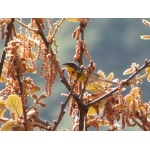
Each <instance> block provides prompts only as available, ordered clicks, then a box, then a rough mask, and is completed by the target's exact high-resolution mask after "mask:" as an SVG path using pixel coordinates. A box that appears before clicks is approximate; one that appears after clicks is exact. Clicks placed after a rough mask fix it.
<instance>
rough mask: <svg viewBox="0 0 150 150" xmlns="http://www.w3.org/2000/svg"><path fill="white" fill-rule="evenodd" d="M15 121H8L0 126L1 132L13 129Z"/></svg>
mask: <svg viewBox="0 0 150 150" xmlns="http://www.w3.org/2000/svg"><path fill="white" fill-rule="evenodd" d="M16 122H17V121H16V120H12V121H8V122H6V123H4V124H3V125H2V126H1V131H10V130H11V129H12V128H13V127H15V124H16Z"/></svg>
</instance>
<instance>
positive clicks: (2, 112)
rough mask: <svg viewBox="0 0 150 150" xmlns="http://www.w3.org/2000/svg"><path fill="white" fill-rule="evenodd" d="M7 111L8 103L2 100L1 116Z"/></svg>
mask: <svg viewBox="0 0 150 150" xmlns="http://www.w3.org/2000/svg"><path fill="white" fill-rule="evenodd" d="M5 111H6V104H5V101H4V100H0V117H3V115H4V113H5Z"/></svg>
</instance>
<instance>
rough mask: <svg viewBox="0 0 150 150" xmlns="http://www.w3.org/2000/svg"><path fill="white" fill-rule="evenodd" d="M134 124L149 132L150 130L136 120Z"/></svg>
mask: <svg viewBox="0 0 150 150" xmlns="http://www.w3.org/2000/svg"><path fill="white" fill-rule="evenodd" d="M134 122H135V123H136V124H137V125H138V126H139V127H140V128H141V129H142V130H144V131H148V130H147V129H146V127H145V126H144V127H143V126H142V125H141V124H140V123H139V122H138V121H137V120H136V119H134Z"/></svg>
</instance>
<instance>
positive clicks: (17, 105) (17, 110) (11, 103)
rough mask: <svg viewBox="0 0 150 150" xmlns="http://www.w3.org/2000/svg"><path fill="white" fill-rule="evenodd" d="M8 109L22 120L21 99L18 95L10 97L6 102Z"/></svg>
mask: <svg viewBox="0 0 150 150" xmlns="http://www.w3.org/2000/svg"><path fill="white" fill-rule="evenodd" d="M6 107H7V108H8V109H9V110H10V111H11V112H13V113H14V114H15V116H16V118H18V117H19V118H20V117H21V116H22V114H23V110H22V102H21V98H20V97H18V96H17V95H9V96H8V98H7V100H6Z"/></svg>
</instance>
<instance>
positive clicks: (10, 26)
mask: <svg viewBox="0 0 150 150" xmlns="http://www.w3.org/2000/svg"><path fill="white" fill-rule="evenodd" d="M14 20H15V19H14V18H12V19H11V21H10V23H9V24H8V26H7V31H8V32H7V37H6V41H5V45H4V47H6V46H7V44H8V42H9V41H10V37H11V33H12V28H13V23H14ZM5 56H6V51H5V50H3V53H2V58H1V62H0V77H1V74H2V69H3V64H4V59H5Z"/></svg>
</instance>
